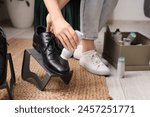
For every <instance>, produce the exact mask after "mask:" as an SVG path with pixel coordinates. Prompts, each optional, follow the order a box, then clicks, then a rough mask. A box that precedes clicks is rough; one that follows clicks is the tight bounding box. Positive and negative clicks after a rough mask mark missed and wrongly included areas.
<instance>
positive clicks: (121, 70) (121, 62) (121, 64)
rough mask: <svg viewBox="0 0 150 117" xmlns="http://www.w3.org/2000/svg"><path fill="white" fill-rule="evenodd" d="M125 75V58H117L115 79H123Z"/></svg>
mask: <svg viewBox="0 0 150 117" xmlns="http://www.w3.org/2000/svg"><path fill="white" fill-rule="evenodd" d="M124 74H125V57H119V58H118V64H117V78H123V77H124Z"/></svg>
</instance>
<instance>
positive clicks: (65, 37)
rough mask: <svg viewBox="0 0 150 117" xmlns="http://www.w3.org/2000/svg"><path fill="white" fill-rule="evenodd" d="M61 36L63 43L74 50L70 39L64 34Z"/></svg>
mask: <svg viewBox="0 0 150 117" xmlns="http://www.w3.org/2000/svg"><path fill="white" fill-rule="evenodd" d="M60 36H61V37H62V39H63V41H64V42H65V43H66V45H67V48H68V49H72V50H73V49H74V48H73V46H72V45H71V43H70V41H69V39H68V37H67V36H66V35H65V34H64V32H62V33H60Z"/></svg>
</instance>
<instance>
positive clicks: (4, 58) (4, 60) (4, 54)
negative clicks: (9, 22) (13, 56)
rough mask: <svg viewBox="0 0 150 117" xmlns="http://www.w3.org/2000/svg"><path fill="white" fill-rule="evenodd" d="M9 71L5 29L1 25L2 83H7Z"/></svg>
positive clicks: (0, 70) (0, 61)
mask: <svg viewBox="0 0 150 117" xmlns="http://www.w3.org/2000/svg"><path fill="white" fill-rule="evenodd" d="M6 73H7V41H6V36H5V33H4V31H3V29H2V28H1V27H0V85H3V84H5V83H6Z"/></svg>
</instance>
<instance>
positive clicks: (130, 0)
mask: <svg viewBox="0 0 150 117" xmlns="http://www.w3.org/2000/svg"><path fill="white" fill-rule="evenodd" d="M143 6H144V0H119V2H118V4H117V6H116V9H115V10H114V13H113V16H112V18H113V19H114V20H146V21H147V20H150V18H147V17H145V15H144V10H143Z"/></svg>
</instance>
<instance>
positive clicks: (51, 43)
mask: <svg viewBox="0 0 150 117" xmlns="http://www.w3.org/2000/svg"><path fill="white" fill-rule="evenodd" d="M46 37H47V38H46V40H47V42H46V43H47V46H46V48H45V50H44V52H45V51H47V49H48V51H51V53H53V52H54V51H53V50H54V49H55V48H54V47H55V43H54V41H53V40H51V39H54V38H53V37H54V36H53V35H51V37H49V35H46ZM50 45H53V46H52V48H51V49H49V47H50ZM51 53H50V54H51Z"/></svg>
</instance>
